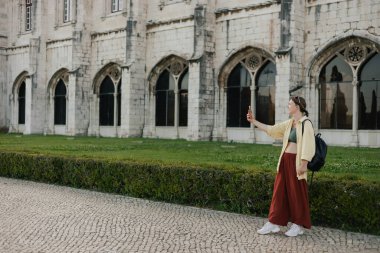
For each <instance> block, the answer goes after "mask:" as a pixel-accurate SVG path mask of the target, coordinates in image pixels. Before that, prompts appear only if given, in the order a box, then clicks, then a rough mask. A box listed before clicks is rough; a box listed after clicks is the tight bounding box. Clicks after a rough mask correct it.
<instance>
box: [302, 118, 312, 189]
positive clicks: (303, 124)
mask: <svg viewBox="0 0 380 253" xmlns="http://www.w3.org/2000/svg"><path fill="white" fill-rule="evenodd" d="M306 120H308V121H310V123H311V125H313V122H311V120H310V119H305V120H304V121H302V135H303V129H304V126H305V121H306ZM313 176H314V171H312V173H311V180H310V184H309V192H311V186H312V185H313Z"/></svg>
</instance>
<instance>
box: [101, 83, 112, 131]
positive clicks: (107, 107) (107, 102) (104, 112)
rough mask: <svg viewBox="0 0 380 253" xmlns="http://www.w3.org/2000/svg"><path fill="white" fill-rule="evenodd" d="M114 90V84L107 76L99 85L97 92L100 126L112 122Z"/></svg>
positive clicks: (110, 124)
mask: <svg viewBox="0 0 380 253" xmlns="http://www.w3.org/2000/svg"><path fill="white" fill-rule="evenodd" d="M114 91H115V86H114V84H113V82H112V80H111V79H110V78H109V77H108V76H107V77H106V78H104V80H103V82H102V84H101V85H100V93H99V124H100V125H101V126H113V124H114V118H113V117H114Z"/></svg>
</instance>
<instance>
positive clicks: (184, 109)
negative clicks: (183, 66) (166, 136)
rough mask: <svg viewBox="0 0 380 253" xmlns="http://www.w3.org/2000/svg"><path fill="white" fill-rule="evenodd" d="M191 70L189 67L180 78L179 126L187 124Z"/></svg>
mask: <svg viewBox="0 0 380 253" xmlns="http://www.w3.org/2000/svg"><path fill="white" fill-rule="evenodd" d="M188 89H189V70H188V69H187V70H186V71H185V72H184V73H183V74H182V75H181V78H180V79H179V82H178V90H179V126H187V113H188V96H189V94H188V93H189V91H188Z"/></svg>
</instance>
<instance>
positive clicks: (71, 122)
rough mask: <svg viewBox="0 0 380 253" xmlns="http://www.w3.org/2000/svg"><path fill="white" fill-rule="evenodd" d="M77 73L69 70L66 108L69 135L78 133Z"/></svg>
mask: <svg viewBox="0 0 380 253" xmlns="http://www.w3.org/2000/svg"><path fill="white" fill-rule="evenodd" d="M76 76H77V73H76V71H71V72H69V84H68V89H67V95H66V96H67V97H68V99H67V100H66V101H67V103H66V104H67V108H66V115H68V116H69V117H67V121H66V128H67V134H68V135H75V134H76V118H77V117H76V92H77V91H76V89H77V78H76Z"/></svg>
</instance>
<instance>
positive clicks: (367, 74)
mask: <svg viewBox="0 0 380 253" xmlns="http://www.w3.org/2000/svg"><path fill="white" fill-rule="evenodd" d="M379 66H380V54H375V55H374V56H373V57H371V58H370V59H369V60H368V62H367V63H366V64H365V65H364V67H363V68H362V70H361V72H360V75H359V80H360V83H359V99H358V101H359V124H358V125H359V129H380V72H379Z"/></svg>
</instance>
